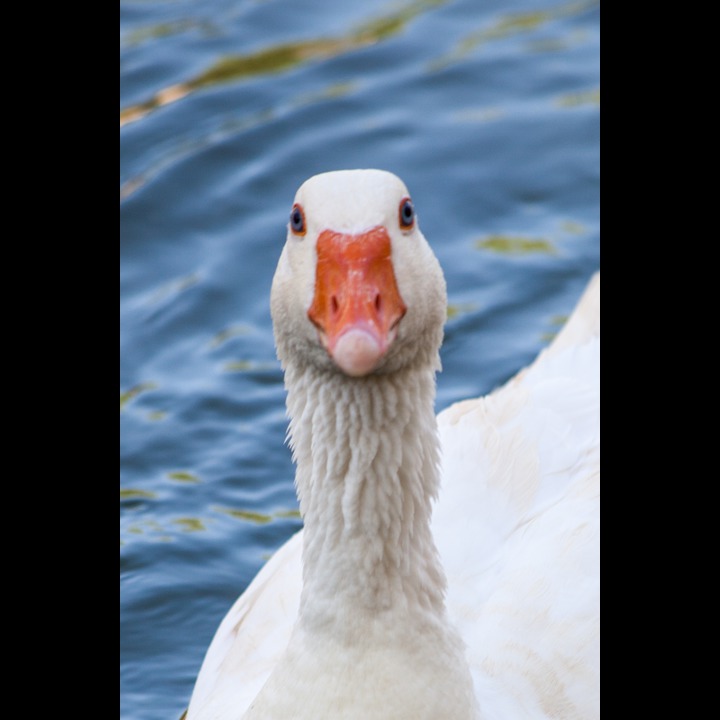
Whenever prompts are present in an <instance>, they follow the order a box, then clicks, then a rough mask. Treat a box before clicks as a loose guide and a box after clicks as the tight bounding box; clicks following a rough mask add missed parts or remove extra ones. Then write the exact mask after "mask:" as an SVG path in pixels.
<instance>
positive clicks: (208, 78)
mask: <svg viewBox="0 0 720 720" xmlns="http://www.w3.org/2000/svg"><path fill="white" fill-rule="evenodd" d="M446 2H447V0H414V1H413V2H410V3H409V4H408V5H406V6H405V7H403V8H400V9H399V10H397V11H396V12H394V13H391V14H389V15H386V16H383V17H380V18H377V19H375V20H371V21H370V22H368V23H365V24H364V25H361V26H360V27H358V28H356V29H355V30H354V31H351V32H350V33H348V34H347V35H345V36H340V37H335V38H317V39H312V40H301V41H298V42H289V43H282V44H280V45H274V46H271V47H268V48H264V49H262V50H259V51H257V52H254V53H249V54H247V55H228V56H226V57H223V58H221V59H220V60H218V61H217V62H216V63H215V64H214V65H212V66H211V67H209V68H208V69H207V70H205V71H204V72H202V73H200V74H199V75H197V76H196V77H194V78H191V79H190V80H187V81H186V82H183V83H178V84H177V85H172V86H170V87H168V88H164V89H163V90H160V91H159V92H157V93H156V94H155V95H154V96H153V97H152V98H150V99H149V100H147V101H146V102H143V103H139V104H136V105H131V106H129V107H127V108H124V109H123V110H121V111H120V125H121V126H122V125H124V124H126V123H128V122H133V121H135V120H139V119H141V118H142V117H144V116H145V115H147V114H148V113H149V112H152V111H153V110H155V109H157V108H159V107H162V106H163V105H167V104H169V103H172V102H176V101H177V100H180V99H182V98H184V97H186V96H187V95H189V94H190V93H192V92H195V91H196V90H199V89H201V88H206V87H210V86H212V85H217V84H220V83H228V82H238V81H241V80H244V79H247V78H249V77H257V76H259V75H268V74H272V73H279V72H283V71H287V70H290V69H291V68H296V67H299V66H301V65H305V64H307V63H309V62H313V61H318V60H326V59H328V58H332V57H338V56H340V55H343V54H345V53H348V52H351V51H353V50H358V49H360V48H362V47H365V46H368V45H372V44H374V43H377V42H382V41H383V40H386V39H387V38H389V37H392V36H394V35H396V34H398V33H399V32H401V31H402V30H403V29H404V28H405V26H406V25H407V24H408V23H409V22H410V21H411V20H413V19H414V18H415V17H417V16H418V15H420V14H422V13H423V12H426V11H427V10H430V9H432V8H435V7H439V6H440V5H444V4H445V3H446Z"/></svg>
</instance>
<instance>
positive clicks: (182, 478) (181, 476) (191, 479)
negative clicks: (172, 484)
mask: <svg viewBox="0 0 720 720" xmlns="http://www.w3.org/2000/svg"><path fill="white" fill-rule="evenodd" d="M167 476H168V477H169V478H170V479H171V480H177V481H178V482H184V483H199V482H202V481H201V480H200V478H199V477H198V476H197V475H193V474H192V473H189V472H185V471H183V470H179V471H177V472H169V473H168V474H167Z"/></svg>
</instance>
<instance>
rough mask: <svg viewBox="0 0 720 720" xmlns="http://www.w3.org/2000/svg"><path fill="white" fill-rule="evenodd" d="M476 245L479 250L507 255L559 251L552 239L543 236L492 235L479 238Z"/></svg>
mask: <svg viewBox="0 0 720 720" xmlns="http://www.w3.org/2000/svg"><path fill="white" fill-rule="evenodd" d="M475 247H476V248H477V249H478V250H491V251H492V252H496V253H503V254H505V255H530V254H532V253H546V254H548V255H554V254H555V253H556V252H557V251H556V250H555V246H554V245H553V244H552V242H550V240H545V239H543V238H526V237H517V236H515V237H513V236H510V235H490V236H489V237H486V238H483V239H481V240H477V241H476V242H475Z"/></svg>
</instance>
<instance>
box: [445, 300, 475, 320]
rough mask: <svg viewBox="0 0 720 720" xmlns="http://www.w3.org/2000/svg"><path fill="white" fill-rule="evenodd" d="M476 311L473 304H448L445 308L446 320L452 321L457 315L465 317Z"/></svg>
mask: <svg viewBox="0 0 720 720" xmlns="http://www.w3.org/2000/svg"><path fill="white" fill-rule="evenodd" d="M475 310H477V305H476V304H475V303H448V306H447V319H448V320H452V319H453V318H456V317H458V315H465V314H466V313H470V312H473V311H475Z"/></svg>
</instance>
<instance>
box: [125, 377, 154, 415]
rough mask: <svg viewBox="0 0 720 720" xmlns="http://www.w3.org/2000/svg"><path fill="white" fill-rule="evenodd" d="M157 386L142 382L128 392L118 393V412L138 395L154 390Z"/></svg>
mask: <svg viewBox="0 0 720 720" xmlns="http://www.w3.org/2000/svg"><path fill="white" fill-rule="evenodd" d="M156 387H157V385H156V384H155V383H153V382H143V383H138V384H137V385H133V386H132V387H131V388H130V389H129V390H125V391H124V392H121V393H120V411H121V412H122V409H123V408H124V407H125V406H126V405H127V404H128V403H129V402H130V401H131V400H132V399H133V398H135V397H137V396H138V395H140V393H143V392H147V391H148V390H154V389H155V388H156Z"/></svg>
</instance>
